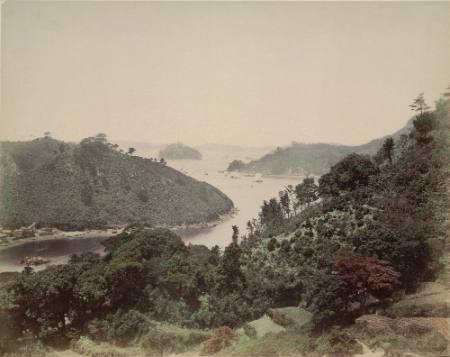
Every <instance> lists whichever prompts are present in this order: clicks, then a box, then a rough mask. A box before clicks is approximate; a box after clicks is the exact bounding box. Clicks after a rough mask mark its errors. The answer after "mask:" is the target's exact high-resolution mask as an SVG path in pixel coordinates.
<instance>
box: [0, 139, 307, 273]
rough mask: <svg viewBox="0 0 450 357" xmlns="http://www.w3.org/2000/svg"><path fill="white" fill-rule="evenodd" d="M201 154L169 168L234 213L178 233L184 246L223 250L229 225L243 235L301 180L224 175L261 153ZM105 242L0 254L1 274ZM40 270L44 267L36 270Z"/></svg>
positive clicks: (75, 241)
mask: <svg viewBox="0 0 450 357" xmlns="http://www.w3.org/2000/svg"><path fill="white" fill-rule="evenodd" d="M137 149H138V153H140V154H141V155H142V156H146V157H156V156H157V152H139V148H137ZM202 154H203V160H173V161H169V163H168V165H169V166H171V167H173V168H176V169H178V170H180V171H183V172H185V173H187V174H188V175H189V176H192V177H194V178H196V179H198V180H200V181H205V182H208V183H209V184H211V185H213V186H215V187H217V188H218V189H220V190H221V191H222V192H224V193H225V194H226V195H227V196H228V197H230V198H231V199H232V200H233V202H234V205H235V207H236V208H237V213H236V214H235V215H234V216H233V217H231V218H228V219H226V220H225V221H223V222H221V223H219V224H217V225H216V226H215V227H210V228H200V229H190V230H187V231H184V232H177V233H178V234H179V235H180V236H181V237H182V238H183V240H184V241H185V242H186V243H192V244H204V245H206V246H208V247H212V246H214V245H218V246H220V247H222V248H223V247H225V246H226V245H228V244H229V243H230V242H231V233H232V230H231V226H232V225H237V226H239V228H240V231H241V234H245V233H246V232H245V229H246V223H247V221H248V220H250V219H252V218H256V217H257V216H258V213H259V211H260V206H261V204H262V201H263V200H268V199H269V198H271V197H277V196H278V192H279V191H280V190H282V189H283V188H285V187H286V186H287V185H296V184H298V183H299V182H300V178H273V177H271V178H267V177H259V176H248V175H240V174H236V173H233V174H229V173H226V172H223V170H225V169H226V167H227V165H228V163H229V162H230V161H232V160H234V159H246V158H248V156H250V157H252V158H257V157H260V156H262V155H263V154H265V152H264V151H261V150H260V151H258V150H253V151H251V150H243V151H242V152H234V153H233V154H232V155H229V154H226V153H224V152H220V151H213V150H212V151H206V152H205V151H202ZM257 181H258V182H257ZM104 239H105V238H104V237H98V238H61V239H53V240H47V241H45V240H43V241H38V240H36V241H33V242H29V243H25V244H23V245H20V246H15V247H11V248H8V249H6V250H4V251H0V272H2V271H12V270H21V269H22V267H23V266H22V265H20V261H21V260H22V259H23V258H25V257H26V256H41V257H43V258H49V259H50V260H51V262H50V264H60V263H65V262H67V261H68V260H69V257H70V256H71V255H72V254H76V253H82V252H88V251H90V252H97V253H102V252H103V248H104V247H103V245H101V241H102V240H104ZM43 267H45V265H42V266H39V267H36V269H42V268H43Z"/></svg>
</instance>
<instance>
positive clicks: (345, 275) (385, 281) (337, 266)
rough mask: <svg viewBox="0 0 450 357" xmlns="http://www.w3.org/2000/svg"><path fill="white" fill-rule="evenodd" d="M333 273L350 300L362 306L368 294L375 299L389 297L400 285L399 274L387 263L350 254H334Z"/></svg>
mask: <svg viewBox="0 0 450 357" xmlns="http://www.w3.org/2000/svg"><path fill="white" fill-rule="evenodd" d="M334 271H335V272H336V274H337V275H338V277H339V279H341V280H342V281H343V282H344V284H345V285H346V287H347V289H348V291H349V292H350V296H349V298H350V300H352V301H359V302H361V303H362V304H364V303H365V301H366V298H367V297H368V294H370V295H372V296H374V297H376V298H377V299H384V298H387V297H389V296H390V295H391V294H392V293H393V291H394V290H395V288H396V287H397V286H398V285H399V283H400V282H399V278H400V273H399V272H397V271H396V270H395V269H394V268H393V267H392V266H391V265H390V264H389V262H387V261H384V260H380V259H378V258H375V257H368V256H364V255H360V254H356V253H352V252H339V253H337V254H336V256H335V259H334Z"/></svg>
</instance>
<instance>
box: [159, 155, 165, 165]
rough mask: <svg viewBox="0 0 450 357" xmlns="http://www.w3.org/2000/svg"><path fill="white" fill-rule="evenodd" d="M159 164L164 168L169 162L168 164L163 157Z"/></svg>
mask: <svg viewBox="0 0 450 357" xmlns="http://www.w3.org/2000/svg"><path fill="white" fill-rule="evenodd" d="M159 163H160V164H161V165H163V166H166V165H167V162H166V160H164V158H163V157H162V158H161V159H160V160H159Z"/></svg>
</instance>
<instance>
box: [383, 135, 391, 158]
mask: <svg viewBox="0 0 450 357" xmlns="http://www.w3.org/2000/svg"><path fill="white" fill-rule="evenodd" d="M393 152H394V139H393V138H391V137H389V138H387V139H386V140H385V141H384V143H383V156H384V159H385V160H386V159H387V160H389V163H390V164H392V154H393Z"/></svg>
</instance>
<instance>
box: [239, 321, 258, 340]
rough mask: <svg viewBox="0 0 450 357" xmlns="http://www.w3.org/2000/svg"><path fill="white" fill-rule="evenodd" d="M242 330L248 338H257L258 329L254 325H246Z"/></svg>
mask: <svg viewBox="0 0 450 357" xmlns="http://www.w3.org/2000/svg"><path fill="white" fill-rule="evenodd" d="M242 328H243V329H244V332H245V334H246V335H247V336H248V337H250V338H256V336H257V333H256V329H255V328H254V327H253V326H252V325H249V324H245V325H244V326H242Z"/></svg>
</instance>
